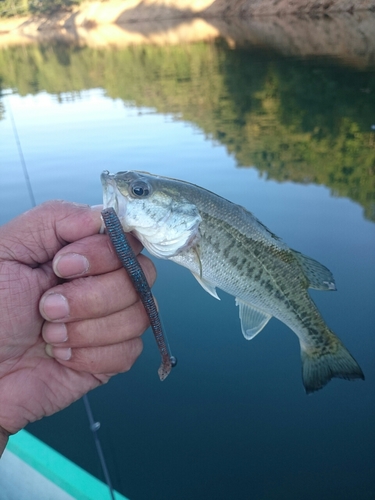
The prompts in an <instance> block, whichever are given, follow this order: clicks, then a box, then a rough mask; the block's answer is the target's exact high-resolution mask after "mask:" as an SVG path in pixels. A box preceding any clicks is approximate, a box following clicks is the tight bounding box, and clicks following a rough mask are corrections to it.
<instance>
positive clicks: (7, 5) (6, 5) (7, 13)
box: [0, 0, 28, 17]
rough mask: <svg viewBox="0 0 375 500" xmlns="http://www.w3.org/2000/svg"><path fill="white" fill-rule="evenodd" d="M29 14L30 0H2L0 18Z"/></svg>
mask: <svg viewBox="0 0 375 500" xmlns="http://www.w3.org/2000/svg"><path fill="white" fill-rule="evenodd" d="M27 12H28V0H0V17H12V16H23V15H26V14H27Z"/></svg>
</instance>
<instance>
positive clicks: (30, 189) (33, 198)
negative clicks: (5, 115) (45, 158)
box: [3, 94, 36, 207]
mask: <svg viewBox="0 0 375 500" xmlns="http://www.w3.org/2000/svg"><path fill="white" fill-rule="evenodd" d="M3 95H4V94H3ZM8 95H9V94H6V95H5V97H8ZM7 103H8V112H9V116H10V121H11V123H12V129H13V134H14V139H15V141H16V145H17V149H18V155H19V157H20V162H21V165H22V170H23V175H24V177H25V182H26V187H27V191H28V193H29V197H30V201H31V204H32V206H33V207H35V205H36V202H35V197H34V192H33V188H32V186H31V182H30V177H29V172H28V170H27V166H26V162H25V157H24V155H23V151H22V146H21V141H20V138H19V135H18V131H17V127H16V122H15V120H14V116H13V112H12V106H11V105H10V100H9V98H8V99H7Z"/></svg>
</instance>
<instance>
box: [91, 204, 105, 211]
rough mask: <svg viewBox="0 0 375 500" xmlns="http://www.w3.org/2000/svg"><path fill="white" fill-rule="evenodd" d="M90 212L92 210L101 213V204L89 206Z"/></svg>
mask: <svg viewBox="0 0 375 500" xmlns="http://www.w3.org/2000/svg"><path fill="white" fill-rule="evenodd" d="M90 208H91V210H94V211H95V212H101V211H102V210H103V204H102V205H91V207H90Z"/></svg>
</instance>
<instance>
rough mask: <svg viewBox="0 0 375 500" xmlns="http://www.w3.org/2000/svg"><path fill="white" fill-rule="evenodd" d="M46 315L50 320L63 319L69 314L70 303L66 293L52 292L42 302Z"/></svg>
mask: <svg viewBox="0 0 375 500" xmlns="http://www.w3.org/2000/svg"><path fill="white" fill-rule="evenodd" d="M41 309H42V310H43V312H44V316H45V317H46V318H47V319H49V320H56V319H63V318H66V317H67V316H69V304H68V301H67V300H66V298H65V297H64V295H61V294H60V293H51V294H50V295H47V297H45V299H44V300H43V301H42V303H41Z"/></svg>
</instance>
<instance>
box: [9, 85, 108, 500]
mask: <svg viewBox="0 0 375 500" xmlns="http://www.w3.org/2000/svg"><path fill="white" fill-rule="evenodd" d="M1 95H2V96H4V97H5V98H6V101H7V108H8V113H9V116H10V121H11V123H12V129H13V134H14V139H15V141H16V144H17V149H18V154H19V158H20V162H21V165H22V170H23V175H24V177H25V182H26V186H27V190H28V193H29V197H30V202H31V205H32V206H33V207H35V206H36V201H35V196H34V192H33V187H32V185H31V182H30V176H29V172H28V170H27V165H26V161H25V157H24V154H23V150H22V145H21V141H20V138H19V135H18V131H17V126H16V121H15V119H14V116H13V112H12V107H11V105H10V100H9V98H8V97H9V95H11V94H1V93H0V96H1ZM82 399H83V403H84V405H85V410H86V414H87V418H88V421H89V424H90V430H91V432H92V433H93V436H94V441H95V446H96V451H97V453H98V456H99V461H100V464H101V467H102V470H103V474H104V477H105V480H106V483H107V486H108V489H109V493H110V495H111V500H115V494H114V489H113V486H112V481H111V478H110V475H109V472H108V467H107V463H106V460H105V457H104V453H103V449H102V445H101V443H100V439H99V436H98V430H99V429H100V422H96V421H95V420H94V417H93V413H92V410H91V405H90V401H89V398H88V396H87V394H84V396H83V398H82Z"/></svg>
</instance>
